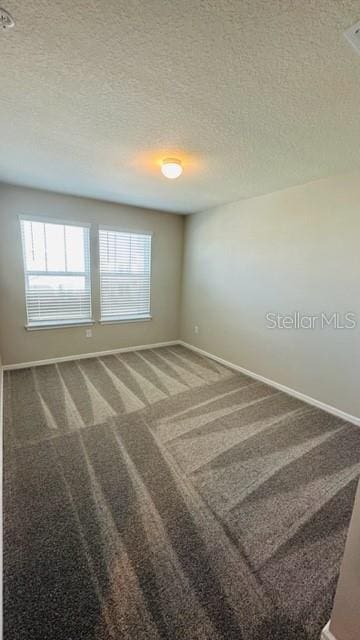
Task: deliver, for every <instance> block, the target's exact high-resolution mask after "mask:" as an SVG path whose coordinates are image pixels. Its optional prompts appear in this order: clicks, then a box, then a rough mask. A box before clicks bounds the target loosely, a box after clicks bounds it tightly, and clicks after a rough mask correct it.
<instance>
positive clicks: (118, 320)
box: [96, 224, 155, 325]
mask: <svg viewBox="0 0 360 640" xmlns="http://www.w3.org/2000/svg"><path fill="white" fill-rule="evenodd" d="M100 231H114V232H117V233H128V234H132V235H139V236H148V237H150V273H149V275H150V300H149V313H147V314H143V315H141V316H135V315H129V316H128V317H116V316H114V317H113V318H109V317H103V316H102V314H101V269H100ZM96 234H97V240H96V247H97V267H98V277H99V312H100V319H99V324H103V325H106V324H126V323H130V322H149V321H151V320H152V318H153V316H152V274H153V241H154V236H155V233H154V232H153V231H144V230H143V229H142V230H141V229H139V230H137V229H134V228H133V229H129V228H124V227H118V226H114V225H106V224H97V225H96Z"/></svg>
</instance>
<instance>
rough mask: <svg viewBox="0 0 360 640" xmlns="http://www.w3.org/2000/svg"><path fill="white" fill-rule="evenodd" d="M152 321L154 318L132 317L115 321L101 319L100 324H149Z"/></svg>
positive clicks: (115, 319) (114, 319)
mask: <svg viewBox="0 0 360 640" xmlns="http://www.w3.org/2000/svg"><path fill="white" fill-rule="evenodd" d="M149 320H152V316H141V317H138V318H137V317H132V318H113V319H111V320H110V319H109V320H108V319H107V318H106V319H105V318H101V319H100V324H126V323H127V322H149Z"/></svg>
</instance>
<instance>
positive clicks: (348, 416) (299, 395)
mask: <svg viewBox="0 0 360 640" xmlns="http://www.w3.org/2000/svg"><path fill="white" fill-rule="evenodd" d="M178 344H182V345H183V347H187V348H188V349H191V350H192V351H196V352H197V353H199V354H201V355H202V356H205V357H206V358H211V359H212V360H215V361H216V362H219V363H220V364H223V365H224V366H226V367H230V369H234V370H235V371H239V372H240V373H244V374H245V375H246V376H249V377H250V378H254V379H255V380H258V381H259V382H264V383H265V384H268V385H270V386H271V387H275V389H279V391H283V392H284V393H287V394H288V395H289V396H294V398H298V399H299V400H302V401H303V402H306V403H307V404H311V405H312V406H314V407H317V408H318V409H322V410H323V411H327V413H331V414H332V415H334V416H337V417H338V418H341V419H342V420H346V421H347V422H352V423H353V424H355V425H356V426H358V427H360V417H357V416H353V415H351V414H350V413H346V412H345V411H342V410H341V409H337V408H336V407H333V406H332V405H330V404H326V403H325V402H321V401H320V400H316V398H312V397H311V396H307V395H305V394H304V393H301V392H300V391H296V390H295V389H291V388H290V387H286V386H285V385H284V384H281V383H280V382H275V381H274V380H270V379H269V378H265V376H261V375H259V374H258V373H254V372H253V371H249V370H248V369H244V367H240V366H239V365H237V364H234V363H233V362H229V361H228V360H224V358H219V356H215V355H214V354H212V353H209V352H208V351H205V350H204V349H199V347H194V345H192V344H189V343H188V342H184V341H183V340H179V341H178ZM330 640H331V639H330Z"/></svg>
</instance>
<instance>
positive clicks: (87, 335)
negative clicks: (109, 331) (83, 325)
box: [85, 329, 92, 338]
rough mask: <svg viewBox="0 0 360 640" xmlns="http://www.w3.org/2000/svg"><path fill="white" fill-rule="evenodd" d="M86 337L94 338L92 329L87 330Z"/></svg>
mask: <svg viewBox="0 0 360 640" xmlns="http://www.w3.org/2000/svg"><path fill="white" fill-rule="evenodd" d="M85 335H86V337H87V338H92V329H86V330H85Z"/></svg>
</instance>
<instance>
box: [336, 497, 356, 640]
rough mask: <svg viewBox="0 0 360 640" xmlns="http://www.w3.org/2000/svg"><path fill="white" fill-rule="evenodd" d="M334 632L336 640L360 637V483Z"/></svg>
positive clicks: (353, 639) (347, 543)
mask: <svg viewBox="0 0 360 640" xmlns="http://www.w3.org/2000/svg"><path fill="white" fill-rule="evenodd" d="M330 631H331V632H332V633H333V634H334V636H335V638H336V640H359V638H360V484H359V486H358V491H357V495H356V498H355V505H354V511H353V514H352V518H351V523H350V529H349V533H348V538H347V542H346V547H345V553H344V558H343V562H342V566H341V571H340V578H339V582H338V586H337V590H336V596H335V602H334V609H333V612H332V616H331V623H330Z"/></svg>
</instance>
